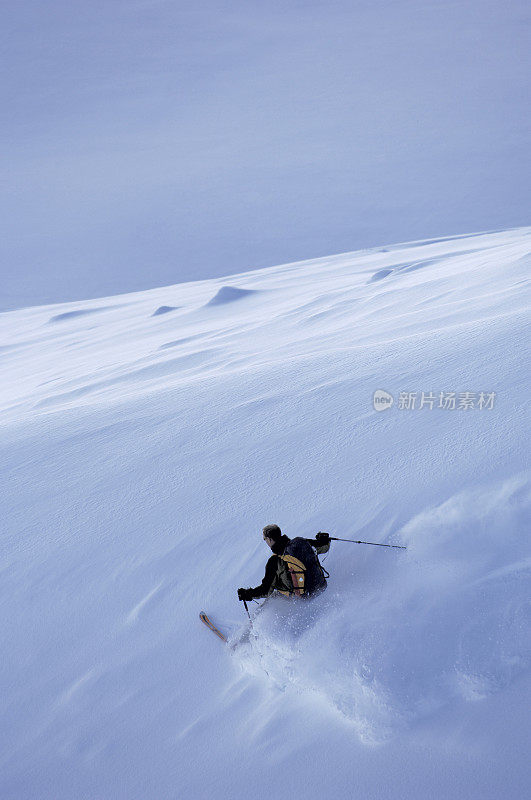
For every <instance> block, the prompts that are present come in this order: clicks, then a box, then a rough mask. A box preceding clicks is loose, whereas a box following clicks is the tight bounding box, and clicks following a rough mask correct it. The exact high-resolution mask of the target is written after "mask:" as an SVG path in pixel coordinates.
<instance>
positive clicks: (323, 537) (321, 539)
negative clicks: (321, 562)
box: [315, 531, 330, 547]
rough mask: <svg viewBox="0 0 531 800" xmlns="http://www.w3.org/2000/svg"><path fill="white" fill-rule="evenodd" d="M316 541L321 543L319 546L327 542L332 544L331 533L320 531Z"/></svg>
mask: <svg viewBox="0 0 531 800" xmlns="http://www.w3.org/2000/svg"><path fill="white" fill-rule="evenodd" d="M315 541H316V542H317V544H318V545H319V547H323V545H325V544H330V534H329V533H325V532H324V531H319V533H318V534H317V535H316V537H315Z"/></svg>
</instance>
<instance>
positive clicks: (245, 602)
mask: <svg viewBox="0 0 531 800" xmlns="http://www.w3.org/2000/svg"><path fill="white" fill-rule="evenodd" d="M243 604H244V606H245V610H246V611H247V616H248V617H249V621H250V623H251V627H252V624H253V621H252V619H251V615H250V614H249V609H248V608H247V600H244V601H243Z"/></svg>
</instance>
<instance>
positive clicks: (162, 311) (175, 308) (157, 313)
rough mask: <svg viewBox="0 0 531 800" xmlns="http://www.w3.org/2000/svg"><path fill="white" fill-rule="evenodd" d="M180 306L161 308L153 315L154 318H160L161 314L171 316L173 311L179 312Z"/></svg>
mask: <svg viewBox="0 0 531 800" xmlns="http://www.w3.org/2000/svg"><path fill="white" fill-rule="evenodd" d="M179 308H180V306H159V307H158V308H157V309H156V310H155V311H154V312H153V314H152V315H151V316H152V317H160V316H161V314H169V313H170V312H171V311H178V309H179Z"/></svg>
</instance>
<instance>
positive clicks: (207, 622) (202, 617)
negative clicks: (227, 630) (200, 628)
mask: <svg viewBox="0 0 531 800" xmlns="http://www.w3.org/2000/svg"><path fill="white" fill-rule="evenodd" d="M199 619H200V620H201V622H204V623H205V625H206V626H207V628H210V630H211V631H212V633H215V634H216V636H219V638H220V639H221V640H222V641H224V642H226V641H227V637H226V636H225V635H224V634H223V633H221V631H220V629H219V628H217V627H216V626H215V625H214V623H213V622H212V621H211V620H210V619H209V618H208V617H207V615H206V614H205V612H204V611H201V612H200V614H199Z"/></svg>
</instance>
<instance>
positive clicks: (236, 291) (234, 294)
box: [207, 286, 256, 306]
mask: <svg viewBox="0 0 531 800" xmlns="http://www.w3.org/2000/svg"><path fill="white" fill-rule="evenodd" d="M252 294H256V292H255V291H254V290H253V289H240V288H239V287H238V286H222V287H221V289H219V290H218V291H217V292H216V294H215V295H214V297H212V298H211V299H210V300H209V301H208V303H207V306H221V305H225V303H234V302H235V301H236V300H242V299H243V298H244V297H249V295H252Z"/></svg>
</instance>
